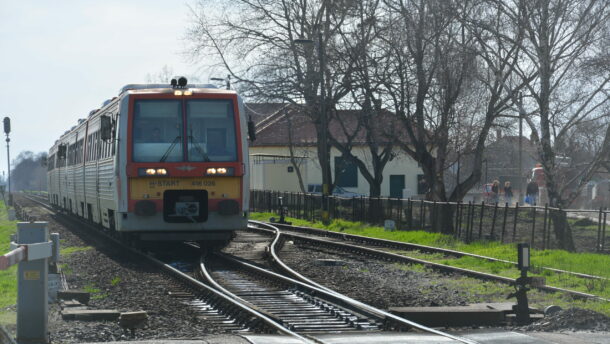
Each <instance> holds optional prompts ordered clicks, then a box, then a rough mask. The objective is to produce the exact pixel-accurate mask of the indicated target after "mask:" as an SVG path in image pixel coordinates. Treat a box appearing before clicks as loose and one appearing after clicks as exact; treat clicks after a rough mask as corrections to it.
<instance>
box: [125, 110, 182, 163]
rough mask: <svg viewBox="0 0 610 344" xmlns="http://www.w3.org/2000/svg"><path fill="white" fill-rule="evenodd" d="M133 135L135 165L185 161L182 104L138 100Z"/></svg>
mask: <svg viewBox="0 0 610 344" xmlns="http://www.w3.org/2000/svg"><path fill="white" fill-rule="evenodd" d="M131 133H132V142H133V151H132V152H133V154H132V157H133V161H134V162H162V161H167V162H176V161H182V160H183V152H182V151H183V149H182V145H183V140H182V136H183V134H182V102H181V101H179V100H137V101H136V102H135V104H134V111H133V127H132V130H131Z"/></svg>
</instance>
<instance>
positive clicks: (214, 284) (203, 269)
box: [199, 256, 320, 343]
mask: <svg viewBox="0 0 610 344" xmlns="http://www.w3.org/2000/svg"><path fill="white" fill-rule="evenodd" d="M199 271H200V272H201V274H202V275H203V277H204V278H205V280H206V281H207V282H208V283H209V284H211V285H212V287H213V288H215V289H216V290H218V291H219V292H220V293H222V294H223V295H226V296H227V297H230V298H232V299H233V300H238V301H239V303H240V304H243V305H247V307H249V308H250V309H252V311H253V312H256V314H257V315H258V316H259V317H260V318H262V319H265V320H266V321H267V322H268V323H271V324H272V325H273V327H274V328H275V329H276V330H277V331H278V332H280V333H284V334H286V335H289V336H291V337H294V338H297V339H300V340H302V341H303V342H305V343H312V340H311V339H309V338H306V337H303V336H301V335H300V334H298V333H296V332H293V331H291V330H289V329H287V328H286V327H284V326H283V325H282V320H281V319H279V318H277V317H276V316H274V315H273V314H269V313H268V312H266V311H264V310H262V309H260V308H259V307H257V306H256V305H253V304H251V303H250V302H248V301H247V300H244V299H243V298H241V297H239V296H238V295H236V294H234V293H232V292H231V291H229V290H228V289H226V288H224V287H223V286H221V285H220V284H219V283H218V282H216V280H214V278H213V277H212V275H211V274H210V273H209V271H208V269H207V268H206V265H205V257H204V256H202V257H201V260H200V262H199ZM314 342H317V343H320V342H319V341H314Z"/></svg>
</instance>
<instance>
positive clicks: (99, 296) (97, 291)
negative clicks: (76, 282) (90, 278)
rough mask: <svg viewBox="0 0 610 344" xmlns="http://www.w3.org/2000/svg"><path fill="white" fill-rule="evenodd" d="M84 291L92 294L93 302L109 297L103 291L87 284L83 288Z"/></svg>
mask: <svg viewBox="0 0 610 344" xmlns="http://www.w3.org/2000/svg"><path fill="white" fill-rule="evenodd" d="M83 291H85V292H87V293H89V294H91V300H100V299H103V298H105V297H106V296H108V294H106V293H103V292H102V290H101V289H100V288H98V287H96V286H95V285H94V284H87V285H85V286H84V287H83Z"/></svg>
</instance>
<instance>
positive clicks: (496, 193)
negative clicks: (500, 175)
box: [491, 179, 500, 203]
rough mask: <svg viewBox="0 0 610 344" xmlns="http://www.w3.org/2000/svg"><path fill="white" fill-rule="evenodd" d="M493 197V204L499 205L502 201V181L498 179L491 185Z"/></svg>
mask: <svg viewBox="0 0 610 344" xmlns="http://www.w3.org/2000/svg"><path fill="white" fill-rule="evenodd" d="M491 195H492V197H493V202H494V203H498V202H499V200H500V181H499V180H497V179H496V180H494V182H493V184H492V185H491Z"/></svg>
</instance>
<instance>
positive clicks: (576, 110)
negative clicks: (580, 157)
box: [499, 0, 610, 250]
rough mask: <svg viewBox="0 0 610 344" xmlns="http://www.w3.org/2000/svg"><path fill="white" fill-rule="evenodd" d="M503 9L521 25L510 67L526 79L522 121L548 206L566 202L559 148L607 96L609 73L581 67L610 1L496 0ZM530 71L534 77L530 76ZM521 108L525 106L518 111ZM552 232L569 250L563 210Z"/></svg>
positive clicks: (590, 169)
mask: <svg viewBox="0 0 610 344" xmlns="http://www.w3.org/2000/svg"><path fill="white" fill-rule="evenodd" d="M499 4H500V5H501V6H502V7H501V8H502V11H503V12H504V13H505V14H506V15H507V16H508V17H509V18H510V20H511V21H512V22H513V23H514V24H515V25H518V26H519V27H520V28H522V30H523V32H524V39H523V41H521V42H518V43H519V44H520V45H521V47H520V48H521V50H522V51H523V59H522V61H520V62H519V64H517V65H516V66H515V71H516V72H517V74H518V75H519V76H520V77H521V79H522V80H523V81H524V82H525V83H526V95H527V97H528V98H527V99H528V101H526V102H525V104H524V108H528V109H529V110H530V112H531V113H533V115H530V116H526V118H525V119H526V121H527V123H528V126H529V128H530V130H531V131H532V136H533V137H534V141H535V142H536V143H537V145H538V158H539V159H540V162H541V163H542V166H543V167H544V171H545V177H546V191H547V192H548V197H549V205H550V206H552V207H559V208H561V207H566V206H568V205H569V204H571V202H572V201H573V200H574V199H575V197H576V194H577V193H574V192H570V191H569V188H568V185H569V184H571V183H566V184H563V185H560V184H559V183H558V177H559V176H558V173H559V169H558V165H557V161H556V157H557V153H558V149H559V150H561V147H562V146H565V144H567V141H566V140H568V139H569V136H570V132H571V131H572V130H573V129H574V128H575V127H576V126H578V125H579V124H581V123H582V122H583V121H589V120H596V119H600V118H601V117H603V116H606V115H607V113H605V112H604V111H602V109H603V106H604V104H606V103H607V101H608V96H607V93H606V90H607V86H608V82H609V81H610V73H608V72H606V73H600V74H597V73H596V74H591V73H586V71H585V70H584V69H583V68H584V67H585V66H586V64H587V61H588V60H589V59H590V58H591V57H592V54H593V47H594V43H595V42H597V41H598V40H599V39H600V38H601V37H603V36H602V34H603V32H604V31H603V30H602V29H603V28H604V25H606V23H607V21H608V15H609V6H610V3H609V2H608V1H606V0H538V1H525V0H514V1H510V2H508V1H507V2H501V3H500V2H499ZM532 72H534V73H535V74H536V78H534V79H531V78H530V75H531V74H532ZM522 111H523V112H526V109H523V110H522ZM605 151H606V148H605V147H602V149H601V150H599V151H598V152H597V153H596V154H595V155H596V157H595V158H594V159H593V160H592V161H591V163H590V164H589V165H588V166H587V167H586V168H584V169H583V170H582V173H581V174H580V175H579V176H575V178H579V179H580V187H582V186H583V185H584V184H586V183H587V182H588V180H590V178H591V176H592V175H593V173H594V171H596V170H597V168H598V166H599V163H600V162H601V161H602V160H603V158H602V156H603V155H605V154H607V152H605ZM553 224H554V231H555V236H556V237H557V238H558V239H559V241H560V244H561V247H562V248H564V249H569V250H573V249H574V243H573V241H572V236H571V230H570V227H569V224H568V222H567V219H566V218H565V214H564V213H563V212H555V213H553Z"/></svg>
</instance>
